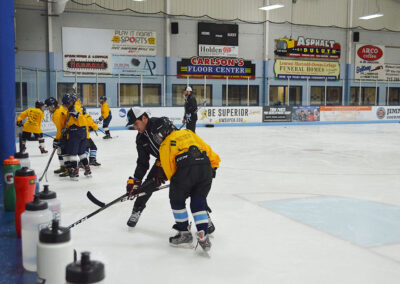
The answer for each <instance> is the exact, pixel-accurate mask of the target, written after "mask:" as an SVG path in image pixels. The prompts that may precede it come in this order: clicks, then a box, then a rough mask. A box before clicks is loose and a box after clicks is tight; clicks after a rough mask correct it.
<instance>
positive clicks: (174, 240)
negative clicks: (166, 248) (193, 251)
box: [169, 224, 193, 248]
mask: <svg viewBox="0 0 400 284" xmlns="http://www.w3.org/2000/svg"><path fill="white" fill-rule="evenodd" d="M172 228H173V229H175V230H177V231H178V233H177V234H176V235H175V236H173V237H170V238H169V244H170V245H171V246H173V247H183V248H193V236H192V233H191V232H190V226H189V228H188V230H187V231H179V230H178V229H177V228H176V224H175V225H174V226H173V227H172Z"/></svg>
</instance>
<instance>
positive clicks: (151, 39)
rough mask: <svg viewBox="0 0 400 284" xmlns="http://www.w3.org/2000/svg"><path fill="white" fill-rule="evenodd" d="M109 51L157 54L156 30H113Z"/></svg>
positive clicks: (127, 53) (129, 53) (146, 54)
mask: <svg viewBox="0 0 400 284" xmlns="http://www.w3.org/2000/svg"><path fill="white" fill-rule="evenodd" d="M110 40H111V42H112V44H111V52H112V53H113V54H125V55H136V56H137V55H144V56H148V55H150V56H151V55H152V56H156V55H157V46H156V32H150V31H133V30H113V34H112V37H111V38H110Z"/></svg>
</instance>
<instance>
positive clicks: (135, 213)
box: [126, 207, 142, 228]
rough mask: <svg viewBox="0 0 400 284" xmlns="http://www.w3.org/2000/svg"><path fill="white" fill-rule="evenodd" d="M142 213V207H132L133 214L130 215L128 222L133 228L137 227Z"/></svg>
mask: <svg viewBox="0 0 400 284" xmlns="http://www.w3.org/2000/svg"><path fill="white" fill-rule="evenodd" d="M140 214H142V210H141V208H135V207H134V208H133V209H132V215H131V217H129V220H128V222H127V223H126V224H127V225H128V226H129V227H131V228H133V227H135V226H136V224H137V222H138V221H139V218H140Z"/></svg>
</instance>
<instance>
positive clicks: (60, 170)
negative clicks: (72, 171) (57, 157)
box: [54, 166, 66, 174]
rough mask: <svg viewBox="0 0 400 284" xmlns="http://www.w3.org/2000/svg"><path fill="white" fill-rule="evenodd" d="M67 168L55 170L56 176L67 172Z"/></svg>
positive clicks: (62, 167)
mask: <svg viewBox="0 0 400 284" xmlns="http://www.w3.org/2000/svg"><path fill="white" fill-rule="evenodd" d="M65 170H66V168H65V167H64V166H61V167H60V168H59V169H57V170H55V171H54V173H55V174H61V173H63V172H65Z"/></svg>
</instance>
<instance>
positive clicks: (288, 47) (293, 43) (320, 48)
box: [275, 36, 341, 59]
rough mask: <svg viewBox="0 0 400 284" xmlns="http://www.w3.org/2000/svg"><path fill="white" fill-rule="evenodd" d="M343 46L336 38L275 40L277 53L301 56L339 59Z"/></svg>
mask: <svg viewBox="0 0 400 284" xmlns="http://www.w3.org/2000/svg"><path fill="white" fill-rule="evenodd" d="M340 51H341V46H340V44H339V43H337V42H335V41H334V40H329V39H315V38H305V37H302V36H299V37H298V39H297V40H294V39H288V38H280V39H277V40H275V55H278V56H286V57H299V58H300V57H301V58H321V59H339V58H340Z"/></svg>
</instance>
